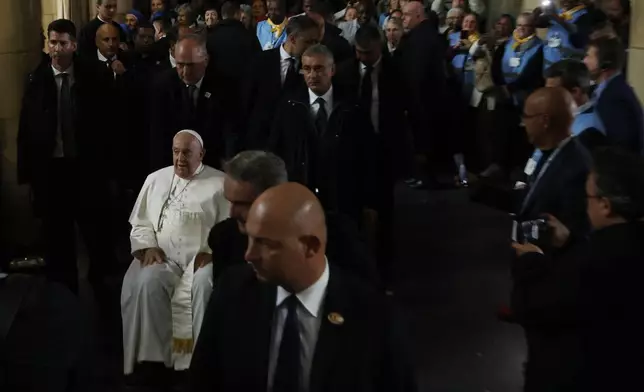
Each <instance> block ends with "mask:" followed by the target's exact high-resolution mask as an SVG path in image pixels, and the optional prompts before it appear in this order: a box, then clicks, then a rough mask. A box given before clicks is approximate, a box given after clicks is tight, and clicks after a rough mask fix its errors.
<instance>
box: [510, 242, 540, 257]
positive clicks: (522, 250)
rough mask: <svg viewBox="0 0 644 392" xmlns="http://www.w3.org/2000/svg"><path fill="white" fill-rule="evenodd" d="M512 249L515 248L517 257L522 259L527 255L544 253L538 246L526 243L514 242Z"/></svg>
mask: <svg viewBox="0 0 644 392" xmlns="http://www.w3.org/2000/svg"><path fill="white" fill-rule="evenodd" d="M512 247H513V248H514V251H515V252H516V254H517V257H521V256H523V255H524V254H526V253H541V254H543V251H542V250H541V248H539V247H538V246H536V245H534V244H531V243H529V242H528V243H525V244H520V243H518V242H513V243H512Z"/></svg>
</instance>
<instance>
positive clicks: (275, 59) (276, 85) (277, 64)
mask: <svg viewBox="0 0 644 392" xmlns="http://www.w3.org/2000/svg"><path fill="white" fill-rule="evenodd" d="M271 51H272V53H271V58H270V67H271V71H270V84H271V86H269V88H271V89H275V91H282V61H281V58H280V48H275V49H271Z"/></svg>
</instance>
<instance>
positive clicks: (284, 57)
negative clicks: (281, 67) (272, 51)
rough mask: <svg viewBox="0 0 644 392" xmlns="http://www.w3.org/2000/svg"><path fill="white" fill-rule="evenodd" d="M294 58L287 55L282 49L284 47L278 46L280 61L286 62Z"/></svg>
mask: <svg viewBox="0 0 644 392" xmlns="http://www.w3.org/2000/svg"><path fill="white" fill-rule="evenodd" d="M294 58H295V57H293V56H291V55H290V54H288V52H287V51H286V49H284V45H281V46H280V60H281V61H284V60H288V59H294Z"/></svg>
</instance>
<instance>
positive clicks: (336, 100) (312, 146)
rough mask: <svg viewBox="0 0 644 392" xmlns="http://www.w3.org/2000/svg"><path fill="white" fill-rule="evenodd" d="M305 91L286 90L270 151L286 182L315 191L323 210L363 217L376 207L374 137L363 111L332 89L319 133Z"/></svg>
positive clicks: (269, 146) (276, 117) (306, 89)
mask: <svg viewBox="0 0 644 392" xmlns="http://www.w3.org/2000/svg"><path fill="white" fill-rule="evenodd" d="M310 107H311V105H310V102H309V91H308V88H306V87H304V86H303V87H302V88H300V89H299V91H293V92H292V93H290V94H288V95H286V96H285V97H284V99H283V101H282V102H281V103H280V105H279V107H278V110H277V113H276V114H275V119H274V120H273V123H272V128H271V132H270V139H269V142H268V149H269V151H272V152H274V153H275V154H277V155H278V156H280V157H281V158H282V159H283V160H284V162H285V163H286V169H287V170H288V176H289V180H290V181H294V182H299V183H301V184H303V185H306V186H308V187H309V188H310V189H311V190H312V191H313V192H316V193H317V196H318V198H319V199H320V201H321V203H322V206H323V207H324V209H325V211H337V212H341V213H343V214H346V215H348V216H350V217H351V218H353V219H355V220H356V222H358V223H359V222H361V221H362V211H363V208H366V207H368V208H374V209H376V208H377V207H378V203H377V201H378V200H377V195H378V192H377V191H376V185H377V184H376V179H377V175H378V173H377V164H376V162H377V160H376V154H377V151H376V137H375V133H374V131H373V127H372V126H371V121H370V120H369V117H368V115H367V113H366V112H365V111H364V110H362V108H361V107H360V106H359V105H358V104H357V103H356V102H355V101H353V100H351V98H349V99H344V97H343V95H342V93H341V91H340V89H334V92H333V109H332V110H331V113H330V117H329V120H328V125H327V129H326V132H325V133H324V134H323V135H321V136H319V135H318V131H317V129H316V127H315V123H314V119H313V116H312V115H311V112H310Z"/></svg>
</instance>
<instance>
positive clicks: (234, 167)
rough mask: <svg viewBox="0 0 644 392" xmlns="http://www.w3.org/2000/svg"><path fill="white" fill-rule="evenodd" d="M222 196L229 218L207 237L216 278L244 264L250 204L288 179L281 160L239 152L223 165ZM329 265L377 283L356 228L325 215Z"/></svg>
mask: <svg viewBox="0 0 644 392" xmlns="http://www.w3.org/2000/svg"><path fill="white" fill-rule="evenodd" d="M225 172H226V178H225V180H224V196H225V197H226V199H227V200H228V201H229V202H230V205H231V208H230V218H228V219H226V220H225V221H223V222H219V223H217V224H216V225H215V226H214V227H213V228H212V230H210V235H209V236H208V246H209V247H210V249H212V254H213V260H215V263H214V265H213V274H214V277H215V279H216V278H218V277H219V276H220V275H221V274H222V273H223V272H224V271H225V270H226V269H227V268H228V267H230V266H234V265H238V264H243V263H245V260H244V253H246V245H247V244H248V238H247V237H246V227H245V225H246V219H247V217H248V211H249V209H250V206H251V204H253V202H254V201H255V199H256V198H257V197H258V196H259V195H260V194H262V192H264V191H265V190H266V189H268V188H271V187H273V186H277V185H280V184H283V183H285V182H286V181H287V180H288V174H287V173H286V165H285V164H284V161H283V160H282V159H281V158H280V157H278V156H277V155H275V154H272V153H270V152H265V151H252V150H250V151H242V152H240V153H239V154H237V155H236V156H235V157H234V158H232V159H231V160H230V161H228V162H227V163H226V165H225ZM326 222H327V228H328V239H329V244H328V247H327V254H328V255H329V257H330V259H331V263H332V264H334V265H337V266H339V267H341V268H342V269H344V270H345V271H346V272H348V273H352V274H354V275H355V276H357V277H359V278H362V279H364V280H365V281H367V282H368V283H373V284H377V283H378V275H377V272H376V265H375V263H374V261H373V260H372V257H371V255H370V252H369V250H368V249H367V246H366V243H365V242H364V240H363V238H362V236H361V235H360V233H359V231H358V227H357V225H356V224H355V223H354V222H353V221H352V220H351V219H350V218H348V217H346V216H344V215H342V214H338V213H327V215H326Z"/></svg>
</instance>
